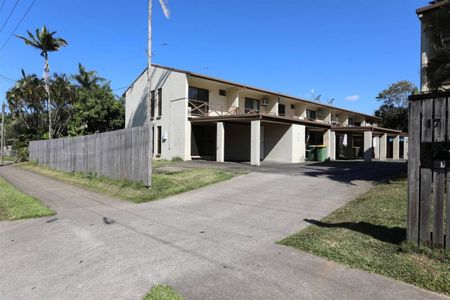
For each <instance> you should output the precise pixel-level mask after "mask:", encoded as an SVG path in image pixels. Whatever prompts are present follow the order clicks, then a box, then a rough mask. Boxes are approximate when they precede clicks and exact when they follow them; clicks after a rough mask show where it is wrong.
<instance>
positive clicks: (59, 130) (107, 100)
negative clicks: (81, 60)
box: [6, 64, 125, 145]
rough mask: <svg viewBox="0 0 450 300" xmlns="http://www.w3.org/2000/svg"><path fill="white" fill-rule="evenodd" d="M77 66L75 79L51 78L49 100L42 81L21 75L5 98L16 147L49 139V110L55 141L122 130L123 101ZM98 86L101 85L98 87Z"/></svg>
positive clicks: (88, 72)
mask: <svg viewBox="0 0 450 300" xmlns="http://www.w3.org/2000/svg"><path fill="white" fill-rule="evenodd" d="M81 67H82V65H81V64H80V68H79V73H78V74H74V75H66V74H56V73H55V74H53V75H52V76H51V77H50V79H49V89H50V91H51V95H52V97H51V100H50V103H49V106H47V105H46V101H47V97H46V92H45V88H44V82H43V79H40V78H38V77H37V76H36V75H35V74H26V73H25V71H22V78H20V79H19V80H18V81H17V82H16V83H15V84H14V86H13V87H11V88H10V89H9V90H8V91H7V94H6V98H7V103H8V107H9V111H10V113H11V117H12V130H11V131H12V132H13V133H14V135H15V137H14V138H15V139H16V140H17V141H19V144H21V145H22V144H26V143H27V141H30V140H36V139H46V138H48V132H47V127H48V122H49V120H48V118H47V117H46V116H47V112H48V109H49V108H50V109H51V110H52V116H51V117H52V119H51V121H52V123H53V135H54V137H62V136H68V135H71V136H74V135H81V134H90V133H95V132H104V131H109V130H116V129H121V128H123V126H124V116H125V109H124V105H123V100H122V99H121V98H119V97H117V96H116V95H114V93H113V91H112V89H111V87H110V84H109V82H106V81H105V80H104V79H102V78H100V77H97V76H96V72H94V71H87V70H86V69H85V68H84V67H82V68H81ZM100 82H104V84H102V85H100V84H99V83H100Z"/></svg>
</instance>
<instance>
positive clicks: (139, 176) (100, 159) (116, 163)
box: [29, 127, 151, 186]
mask: <svg viewBox="0 0 450 300" xmlns="http://www.w3.org/2000/svg"><path fill="white" fill-rule="evenodd" d="M150 140H151V137H150V130H149V127H134V128H129V129H123V130H117V131H110V132H105V133H98V134H94V135H88V136H80V137H69V138H61V139H52V140H45V141H33V142H31V143H30V147H29V153H30V160H31V161H35V162H37V163H38V164H41V165H45V166H48V167H50V168H54V169H57V170H62V171H65V172H75V171H77V172H84V173H91V174H96V175H104V176H107V177H110V178H114V179H127V180H131V181H140V182H143V183H144V184H145V185H147V186H149V185H150V184H151V175H150V174H151V155H150V153H149V151H151V148H150V147H149V146H150V144H151V143H150Z"/></svg>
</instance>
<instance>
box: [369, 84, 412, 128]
mask: <svg viewBox="0 0 450 300" xmlns="http://www.w3.org/2000/svg"><path fill="white" fill-rule="evenodd" d="M417 92H418V89H417V87H416V86H415V85H414V83H412V82H410V81H406V80H402V81H398V82H395V83H393V84H391V85H390V86H389V87H388V88H387V89H385V90H383V91H381V92H380V93H379V94H378V96H377V100H378V101H380V102H382V105H381V106H380V108H379V109H378V110H377V111H375V115H376V116H377V117H380V118H381V119H382V121H381V126H382V127H385V128H392V129H397V130H402V131H405V132H407V131H408V96H410V95H411V94H416V93H417Z"/></svg>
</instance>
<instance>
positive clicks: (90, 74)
mask: <svg viewBox="0 0 450 300" xmlns="http://www.w3.org/2000/svg"><path fill="white" fill-rule="evenodd" d="M72 78H73V79H74V80H75V81H76V82H77V83H78V85H79V86H80V87H81V88H84V89H87V90H92V89H93V88H94V87H99V86H100V83H101V82H105V81H106V79H105V78H102V77H99V76H97V72H96V71H86V68H85V67H84V66H83V65H82V64H81V63H80V64H78V74H77V75H74V76H72Z"/></svg>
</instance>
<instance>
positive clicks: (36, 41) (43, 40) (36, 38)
mask: <svg viewBox="0 0 450 300" xmlns="http://www.w3.org/2000/svg"><path fill="white" fill-rule="evenodd" d="M27 34H28V38H27V37H23V36H19V35H18V36H17V37H18V38H20V39H22V40H23V41H24V42H25V45H29V46H31V47H33V48H36V49H38V50H40V51H41V56H42V57H43V58H44V74H45V75H44V84H45V91H46V93H47V111H48V137H49V138H50V139H51V138H52V137H53V130H52V109H51V107H50V84H49V79H50V78H49V77H50V66H49V63H48V54H49V53H50V52H55V51H58V50H59V49H60V48H61V47H64V46H66V45H67V42H66V41H65V40H64V39H62V38H56V37H54V35H55V34H56V31H52V32H50V31H48V30H47V27H45V26H44V27H42V29H41V30H39V29H36V34H35V35H33V34H32V33H31V32H30V31H27Z"/></svg>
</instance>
